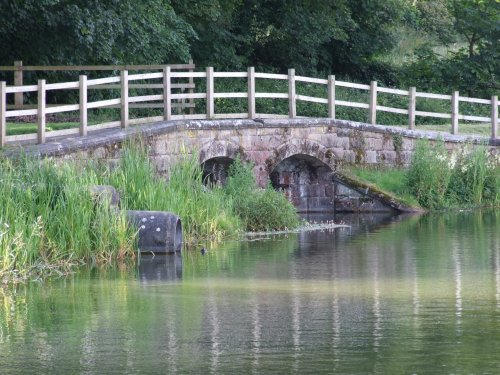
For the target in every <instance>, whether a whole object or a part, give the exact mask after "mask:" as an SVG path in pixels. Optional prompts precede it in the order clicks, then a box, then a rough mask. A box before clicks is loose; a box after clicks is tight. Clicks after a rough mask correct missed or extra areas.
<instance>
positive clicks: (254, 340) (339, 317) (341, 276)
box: [0, 212, 500, 374]
mask: <svg viewBox="0 0 500 375" xmlns="http://www.w3.org/2000/svg"><path fill="white" fill-rule="evenodd" d="M499 219H500V214H498V213H495V212H490V213H483V214H455V215H440V216H430V215H428V216H422V217H414V218H409V219H405V220H401V219H400V218H387V217H382V219H381V220H379V221H376V220H373V218H368V219H366V218H365V219H361V218H353V220H354V221H355V222H357V223H360V225H359V227H352V228H347V229H336V230H333V231H330V230H327V231H317V232H309V233H301V234H291V235H288V236H285V235H283V236H276V237H272V238H270V239H268V240H263V241H251V242H233V243H227V244H224V245H222V246H220V248H217V249H211V251H210V252H209V253H208V254H206V255H205V256H204V257H203V256H201V255H200V254H198V253H192V254H189V253H187V254H186V253H185V257H184V259H183V260H182V261H181V260H180V259H177V258H176V257H175V256H167V257H158V256H157V257H155V258H143V261H142V262H141V265H140V267H139V270H138V274H137V275H136V274H134V273H132V274H130V273H116V274H108V275H104V276H103V275H97V274H85V275H80V276H78V275H77V276H75V277H74V278H73V279H67V280H61V281H54V282H49V283H47V284H44V285H36V284H33V285H29V286H27V287H19V288H13V289H12V288H11V289H1V288H0V368H1V372H2V374H21V373H35V372H36V373H51V374H57V373H86V374H100V373H158V372H161V373H217V374H219V373H242V374H244V373H254V374H256V373H272V372H274V373H322V372H323V373H331V372H337V373H380V374H385V373H433V372H436V369H438V371H437V372H439V373H495V372H496V370H497V369H498V368H499V367H500V358H499V357H498V352H500V325H499V324H498V323H499V322H500V247H499V244H500V243H499V239H498V234H497V231H498V223H499V222H500V220H499ZM173 280H175V281H177V282H172V281H173Z"/></svg>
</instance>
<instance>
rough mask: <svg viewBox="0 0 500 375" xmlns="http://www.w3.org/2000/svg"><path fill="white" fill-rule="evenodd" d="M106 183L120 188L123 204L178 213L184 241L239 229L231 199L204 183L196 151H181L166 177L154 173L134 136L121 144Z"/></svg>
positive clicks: (225, 233) (219, 234)
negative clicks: (118, 155)
mask: <svg viewBox="0 0 500 375" xmlns="http://www.w3.org/2000/svg"><path fill="white" fill-rule="evenodd" d="M109 183H110V184H111V185H113V186H115V187H117V188H118V189H119V190H120V193H121V196H122V208H127V209H137V210H152V211H170V212H173V213H175V214H177V215H179V216H180V217H181V220H182V226H183V232H184V240H185V242H186V243H187V244H190V243H196V242H199V241H205V240H220V239H221V238H222V237H225V236H230V235H234V234H236V233H237V232H238V231H240V230H241V229H242V225H241V221H240V219H239V217H238V216H237V215H236V214H235V213H234V210H233V202H232V200H231V199H230V198H228V197H227V196H226V195H225V194H224V192H223V191H222V189H221V188H220V187H217V186H214V187H212V188H211V189H207V188H205V187H204V185H203V171H202V168H201V166H200V164H199V162H198V154H197V153H193V154H191V155H188V154H187V153H184V154H183V155H182V156H181V158H180V160H179V161H178V162H177V163H174V164H173V165H172V166H171V168H170V170H169V175H168V181H167V179H163V178H161V177H159V176H158V175H157V174H156V172H155V169H154V166H153V165H152V164H151V162H150V160H149V158H148V155H147V148H146V146H145V145H144V144H143V143H142V142H141V141H137V140H136V141H135V142H131V143H130V144H128V145H127V147H125V148H124V150H123V154H122V158H121V160H120V164H119V167H118V168H117V169H115V170H113V171H111V172H110V173H109Z"/></svg>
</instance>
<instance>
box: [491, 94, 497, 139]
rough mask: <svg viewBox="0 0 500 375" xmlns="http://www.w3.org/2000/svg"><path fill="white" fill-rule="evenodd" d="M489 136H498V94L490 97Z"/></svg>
mask: <svg viewBox="0 0 500 375" xmlns="http://www.w3.org/2000/svg"><path fill="white" fill-rule="evenodd" d="M491 138H493V139H496V138H498V96H492V97H491Z"/></svg>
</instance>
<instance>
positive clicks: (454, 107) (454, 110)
mask: <svg viewBox="0 0 500 375" xmlns="http://www.w3.org/2000/svg"><path fill="white" fill-rule="evenodd" d="M458 97H459V92H458V91H453V93H452V94H451V134H458V105H459V104H458V103H459V101H458Z"/></svg>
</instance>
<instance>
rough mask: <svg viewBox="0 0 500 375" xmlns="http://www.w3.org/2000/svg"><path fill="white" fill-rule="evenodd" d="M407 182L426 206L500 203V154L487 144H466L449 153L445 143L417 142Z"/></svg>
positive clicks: (491, 204)
mask: <svg viewBox="0 0 500 375" xmlns="http://www.w3.org/2000/svg"><path fill="white" fill-rule="evenodd" d="M406 185H407V187H408V189H409V191H410V192H411V193H412V194H413V195H414V196H415V197H416V198H417V200H418V202H419V203H420V204H421V205H422V206H423V207H426V208H430V209H443V208H450V207H464V206H498V205H499V204H500V158H499V156H498V155H496V156H494V155H491V154H489V153H488V151H487V149H486V148H485V147H476V148H472V147H471V146H465V147H464V148H462V149H461V150H460V151H458V152H456V151H455V152H452V153H451V154H449V153H448V152H447V151H446V149H445V148H444V146H443V144H442V143H437V144H435V145H434V146H431V145H430V144H429V142H427V141H421V142H419V143H418V144H417V147H416V149H415V152H414V155H413V159H412V162H411V164H410V168H409V170H408V174H407V182H406Z"/></svg>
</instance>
